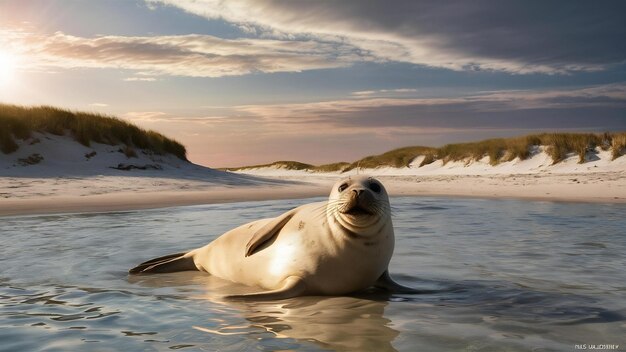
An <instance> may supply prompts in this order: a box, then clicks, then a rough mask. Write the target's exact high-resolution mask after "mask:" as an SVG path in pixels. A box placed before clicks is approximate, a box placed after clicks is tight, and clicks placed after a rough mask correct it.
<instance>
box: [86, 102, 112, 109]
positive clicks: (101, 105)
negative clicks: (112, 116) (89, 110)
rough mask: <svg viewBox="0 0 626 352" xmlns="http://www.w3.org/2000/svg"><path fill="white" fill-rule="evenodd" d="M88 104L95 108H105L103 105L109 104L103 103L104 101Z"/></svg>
mask: <svg viewBox="0 0 626 352" xmlns="http://www.w3.org/2000/svg"><path fill="white" fill-rule="evenodd" d="M89 106H93V107H96V108H105V107H107V106H109V104H105V103H91V104H89Z"/></svg>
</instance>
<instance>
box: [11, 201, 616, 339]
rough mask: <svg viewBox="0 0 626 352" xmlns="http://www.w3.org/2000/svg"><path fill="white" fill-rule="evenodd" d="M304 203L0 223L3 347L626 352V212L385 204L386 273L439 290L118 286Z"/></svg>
mask: <svg viewBox="0 0 626 352" xmlns="http://www.w3.org/2000/svg"><path fill="white" fill-rule="evenodd" d="M315 200H319V199H315ZM311 201H312V200H311V199H307V200H296V201H268V202H248V203H233V204H222V205H206V206H192V207H178V208H169V209H160V210H150V211H145V210H143V211H133V212H120V213H103V214H82V215H81V214H69V215H47V216H25V217H3V218H0V234H1V235H0V248H2V252H1V253H2V256H1V257H0V267H1V268H2V270H1V271H0V341H1V343H0V349H2V350H6V351H35V350H46V351H68V350H80V351H118V350H126V351H139V350H142V351H153V350H159V351H161V350H177V349H181V350H185V351H194V350H204V351H216V350H220V351H243V350H264V351H272V350H296V349H297V350H304V351H319V350H345V351H394V350H398V351H504V350H506V351H573V350H575V349H576V346H575V345H576V344H580V345H582V344H586V345H587V349H589V347H591V345H594V344H595V345H599V344H613V345H620V346H619V349H618V350H626V337H625V336H626V271H625V268H626V230H625V229H626V219H625V217H624V214H626V206H624V205H610V204H606V205H603V204H572V203H550V202H527V201H516V200H477V199H454V198H415V197H410V198H409V197H407V198H393V199H392V205H393V206H394V210H393V211H394V217H393V219H394V224H395V228H396V250H395V254H394V257H393V259H392V263H391V273H392V275H393V276H394V277H395V278H396V279H397V280H398V281H400V282H402V283H404V284H406V285H410V286H413V287H418V288H425V289H426V288H428V289H436V290H438V292H437V293H433V294H424V295H391V296H389V295H383V294H381V293H376V292H368V293H363V294H360V295H356V296H351V297H302V298H297V299H290V300H284V301H275V302H243V303H242V302H228V301H223V300H222V299H220V295H222V294H224V293H225V292H242V291H243V290H246V288H243V287H241V286H236V285H233V284H230V283H227V282H224V281H222V280H218V279H215V278H212V277H210V276H208V275H205V274H201V273H195V272H186V273H175V274H165V275H153V276H139V277H129V276H127V275H126V271H127V270H128V268H130V267H132V266H134V265H135V264H137V263H139V262H141V261H143V260H146V259H149V258H152V257H156V256H161V255H164V254H169V253H174V252H179V251H184V250H187V249H190V248H194V247H198V246H201V245H204V244H206V243H207V242H209V241H210V240H211V239H213V238H214V237H215V236H216V235H218V234H221V233H223V232H224V231H226V230H228V229H230V228H232V227H234V226H236V225H239V224H242V223H244V222H248V221H251V220H254V219H258V218H261V217H269V216H275V215H277V214H280V213H281V212H282V211H284V210H287V209H290V208H292V207H294V206H296V205H299V204H303V203H308V202H311ZM579 347H582V346H579Z"/></svg>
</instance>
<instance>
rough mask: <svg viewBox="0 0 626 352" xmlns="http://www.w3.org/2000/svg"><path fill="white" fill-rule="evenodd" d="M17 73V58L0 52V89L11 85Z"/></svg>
mask: <svg viewBox="0 0 626 352" xmlns="http://www.w3.org/2000/svg"><path fill="white" fill-rule="evenodd" d="M16 71H17V57H16V56H15V55H13V54H11V53H8V52H3V51H0V89H1V88H6V87H8V86H9V85H11V82H12V81H13V80H14V79H15V73H16Z"/></svg>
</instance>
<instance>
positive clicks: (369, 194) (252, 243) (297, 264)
mask: <svg viewBox="0 0 626 352" xmlns="http://www.w3.org/2000/svg"><path fill="white" fill-rule="evenodd" d="M393 247H394V233H393V225H392V222H391V214H390V208H389V198H388V196H387V193H386V191H385V189H384V187H383V186H382V184H381V183H380V182H379V181H377V180H375V179H373V178H371V177H363V176H361V177H352V178H348V179H344V180H342V181H339V182H337V184H336V185H335V186H334V187H333V190H332V192H331V194H330V197H329V200H328V201H327V202H318V203H311V204H306V205H303V206H300V207H298V208H295V209H293V210H290V211H288V212H286V213H284V214H282V215H280V216H278V217H276V218H271V219H262V220H258V221H254V222H251V223H248V224H245V225H242V226H240V227H237V228H235V229H233V230H230V231H228V232H226V233H225V234H223V235H222V236H220V237H218V238H217V239H215V240H214V241H213V242H211V243H209V244H208V245H206V246H204V247H201V248H198V249H194V250H192V251H190V252H187V253H179V254H174V255H170V256H166V257H161V258H157V259H153V260H151V261H148V262H145V263H143V264H140V265H139V266H137V267H135V268H133V269H131V270H130V273H132V274H136V273H161V272H173V271H182V270H200V271H206V272H207V273H210V274H211V275H215V276H217V277H220V278H222V279H226V280H231V281H234V282H238V283H242V284H245V285H249V286H259V287H261V288H263V289H265V290H267V291H263V292H259V293H252V294H247V295H239V296H233V297H235V298H242V297H243V298H245V297H252V298H255V297H256V298H269V299H279V298H289V297H294V296H301V295H342V294H347V293H350V292H355V291H359V290H362V289H365V288H368V287H370V286H373V285H375V286H379V287H383V288H387V289H392V290H395V291H400V292H405V293H416V291H414V290H412V289H409V288H406V287H403V286H400V285H398V284H396V283H395V282H393V281H392V280H391V278H390V277H389V274H388V271H387V267H388V265H389V261H390V260H391V256H392V254H393Z"/></svg>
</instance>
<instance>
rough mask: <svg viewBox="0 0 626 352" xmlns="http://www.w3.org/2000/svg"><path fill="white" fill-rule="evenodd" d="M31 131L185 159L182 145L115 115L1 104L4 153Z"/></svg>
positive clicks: (0, 136) (1, 148)
mask: <svg viewBox="0 0 626 352" xmlns="http://www.w3.org/2000/svg"><path fill="white" fill-rule="evenodd" d="M32 132H45V133H51V134H55V135H59V136H60V135H65V134H66V133H67V132H69V133H70V134H71V135H72V136H73V138H74V139H75V140H76V141H78V142H79V143H81V144H82V145H85V146H90V144H91V143H92V142H96V143H103V144H109V145H117V144H125V145H126V146H127V147H128V148H131V147H135V148H139V149H146V150H150V151H153V152H154V153H157V154H167V153H170V154H173V155H175V156H177V157H178V158H180V159H183V160H187V156H186V154H187V152H186V150H185V147H184V146H183V145H182V144H180V143H178V142H176V141H175V140H172V139H170V138H167V137H165V136H163V135H162V134H160V133H157V132H154V131H147V130H144V129H141V128H139V127H137V126H135V125H133V124H131V123H128V122H125V121H122V120H120V119H117V118H114V117H110V116H104V115H99V114H92V113H84V112H73V111H69V110H63V109H58V108H54V107H50V106H40V107H21V106H16V105H6V104H0V151H2V152H3V153H5V154H8V153H12V152H14V151H16V150H17V149H18V144H17V142H16V139H26V138H29V137H30V135H31V133H32ZM130 150H132V149H130Z"/></svg>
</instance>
